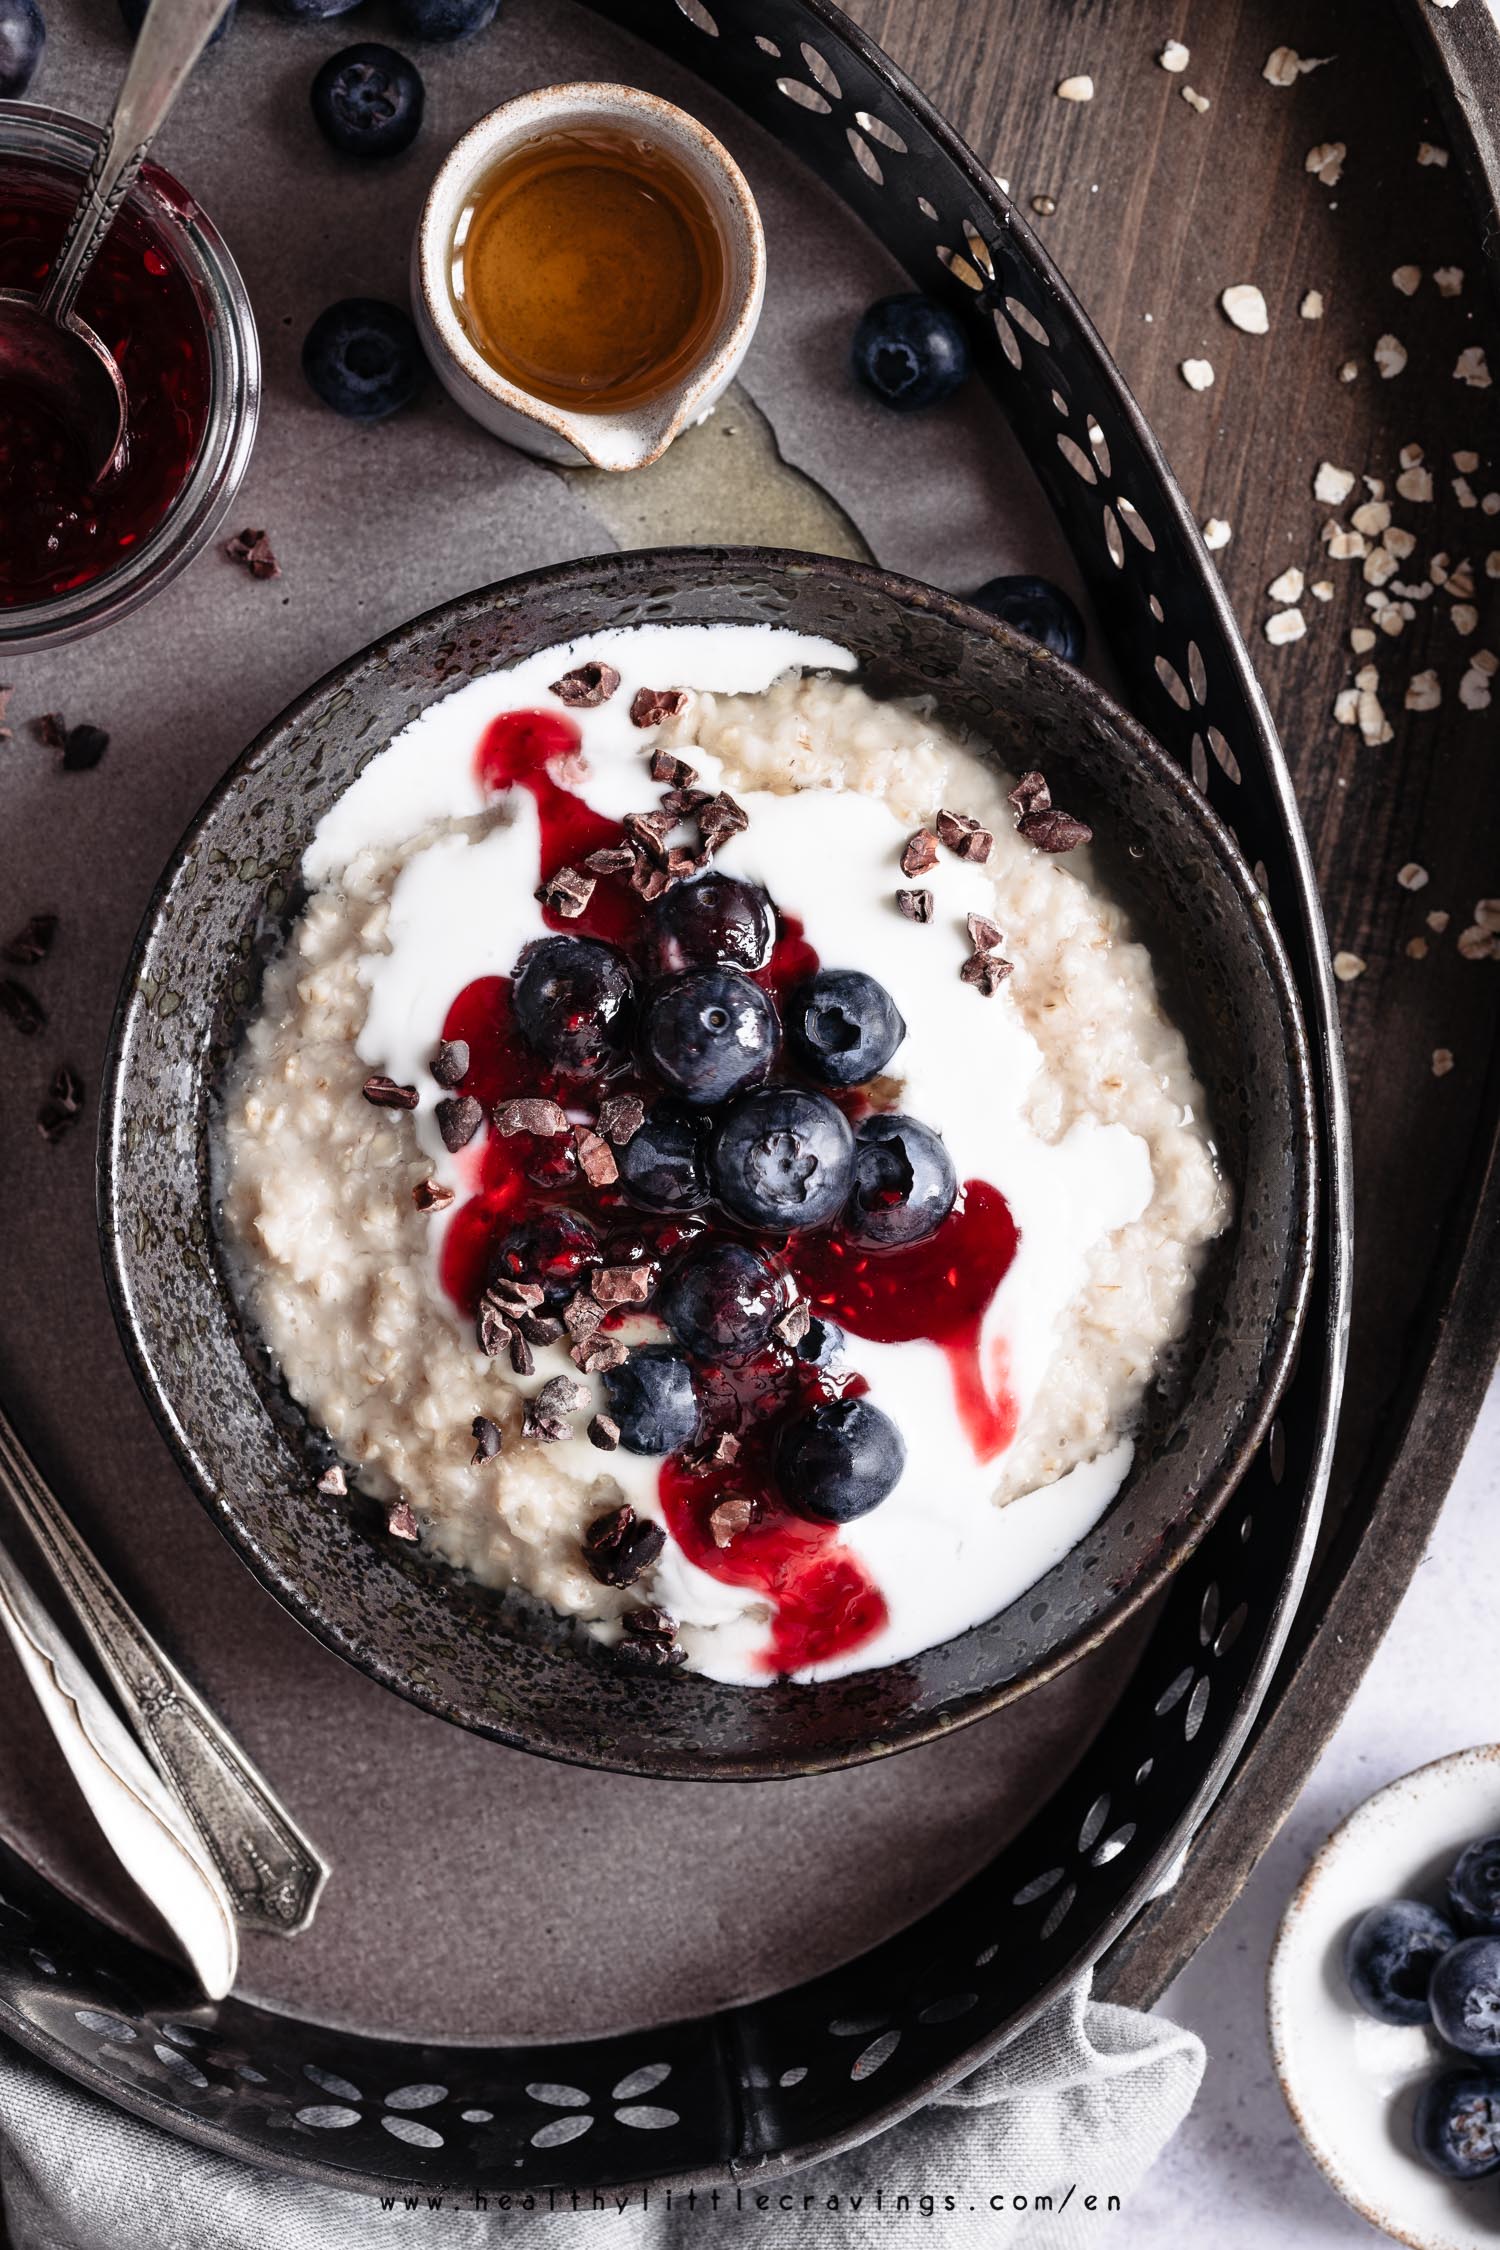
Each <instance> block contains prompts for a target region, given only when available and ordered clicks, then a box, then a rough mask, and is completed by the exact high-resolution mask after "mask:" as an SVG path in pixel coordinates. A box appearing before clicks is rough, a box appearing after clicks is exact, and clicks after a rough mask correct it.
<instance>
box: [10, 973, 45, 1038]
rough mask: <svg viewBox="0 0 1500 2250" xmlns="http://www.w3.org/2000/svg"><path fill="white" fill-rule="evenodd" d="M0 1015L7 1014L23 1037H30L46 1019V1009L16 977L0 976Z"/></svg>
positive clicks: (39, 1028) (29, 988)
mask: <svg viewBox="0 0 1500 2250" xmlns="http://www.w3.org/2000/svg"><path fill="white" fill-rule="evenodd" d="M0 1015H4V1016H8V1017H9V1018H10V1020H11V1022H12V1023H13V1024H14V1025H15V1027H16V1029H17V1031H19V1032H20V1033H21V1035H22V1037H23V1038H26V1039H30V1038H31V1037H32V1036H33V1034H34V1033H36V1032H38V1031H40V1030H41V1028H42V1026H43V1024H44V1023H45V1022H46V1021H47V1011H46V1009H45V1008H44V1007H43V1006H42V1003H41V1001H40V1000H38V998H37V996H36V994H35V993H34V992H33V991H32V989H31V987H30V985H26V984H22V983H21V981H20V979H19V978H18V977H0Z"/></svg>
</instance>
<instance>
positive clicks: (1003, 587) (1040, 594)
mask: <svg viewBox="0 0 1500 2250" xmlns="http://www.w3.org/2000/svg"><path fill="white" fill-rule="evenodd" d="M969 600H970V601H971V602H972V604H973V606H974V607H975V609H982V610H983V611H984V612H985V614H986V616H989V617H998V618H999V620H1000V622H1001V624H1002V625H1011V626H1013V627H1014V628H1015V630H1016V631H1017V632H1018V633H1024V634H1025V635H1026V638H1027V639H1028V640H1030V641H1040V642H1041V644H1042V646H1043V648H1050V649H1051V651H1052V653H1053V655H1054V656H1061V657H1063V658H1064V659H1065V660H1066V661H1067V662H1068V663H1069V664H1078V663H1080V662H1081V661H1082V659H1083V637H1084V636H1083V619H1082V618H1081V617H1080V616H1079V614H1078V605H1077V603H1076V602H1074V601H1072V600H1070V599H1069V597H1068V596H1067V595H1066V594H1065V593H1064V592H1063V590H1062V588H1061V586H1054V585H1053V583H1052V581H1051V579H1050V578H1031V577H1028V576H1026V575H1024V574H1023V575H1022V576H1021V577H1018V578H987V579H986V580H985V582H984V584H983V585H982V586H980V587H979V588H978V589H977V590H976V591H975V592H974V593H972V594H971V595H970V596H969Z"/></svg>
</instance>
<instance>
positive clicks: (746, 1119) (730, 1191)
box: [708, 1086, 854, 1234]
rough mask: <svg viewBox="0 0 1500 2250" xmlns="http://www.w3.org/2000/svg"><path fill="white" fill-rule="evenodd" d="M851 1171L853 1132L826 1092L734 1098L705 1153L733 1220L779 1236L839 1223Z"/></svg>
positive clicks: (770, 1090)
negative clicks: (830, 1221)
mask: <svg viewBox="0 0 1500 2250" xmlns="http://www.w3.org/2000/svg"><path fill="white" fill-rule="evenodd" d="M853 1171H854V1135H853V1133H852V1132H851V1131H850V1129H849V1120H848V1119H847V1118H846V1117H845V1115H844V1113H843V1111H842V1110H841V1109H839V1108H838V1107H836V1105H835V1104H834V1103H833V1102H831V1101H830V1100H829V1099H828V1096H827V1095H826V1094H811V1093H804V1092H803V1091H802V1090H801V1089H800V1088H797V1087H791V1086H768V1087H765V1088H764V1089H763V1090H762V1091H760V1092H759V1093H754V1094H746V1095H745V1096H744V1097H743V1098H742V1099H741V1100H740V1101H737V1102H736V1103H735V1105H734V1107H733V1108H732V1109H731V1110H730V1112H729V1114H728V1116H727V1117H726V1118H725V1119H724V1120H723V1122H722V1124H721V1125H720V1127H719V1129H718V1132H717V1133H716V1134H715V1135H714V1138H713V1141H712V1143H711V1144H710V1147H709V1152H708V1177H709V1184H710V1185H711V1187H712V1188H713V1191H714V1193H715V1195H716V1196H717V1197H718V1199H719V1201H720V1202H721V1203H722V1204H723V1206H724V1208H725V1210H726V1211H728V1212H729V1213H730V1215H731V1217H733V1218H736V1219H738V1220H740V1221H741V1223H742V1224H743V1225H745V1226H748V1227H765V1228H768V1229H769V1230H770V1231H771V1232H773V1233H776V1234H804V1233H806V1231H807V1230H808V1228H810V1227H821V1226H826V1225H827V1224H828V1222H829V1220H830V1219H834V1218H837V1216H838V1214H839V1212H840V1210H841V1209H842V1208H843V1205H844V1202H845V1199H846V1198H847V1196H848V1193H849V1182H850V1180H851V1178H852V1177H853Z"/></svg>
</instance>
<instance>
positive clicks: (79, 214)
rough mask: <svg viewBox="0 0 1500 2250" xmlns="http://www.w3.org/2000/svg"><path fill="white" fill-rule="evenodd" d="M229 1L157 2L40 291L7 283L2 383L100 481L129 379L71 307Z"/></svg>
mask: <svg viewBox="0 0 1500 2250" xmlns="http://www.w3.org/2000/svg"><path fill="white" fill-rule="evenodd" d="M225 4H226V0H151V6H150V9H149V10H148V12H147V16H146V20H145V22H144V24H142V26H141V35H140V37H139V39H138V40H137V41H136V45H135V53H134V54H133V55H132V56H131V58H130V68H129V70H128V71H127V72H126V73H125V83H124V85H123V86H122V87H121V88H120V98H119V100H118V101H117V102H116V103H115V108H114V115H113V116H112V117H111V119H110V121H109V125H108V127H107V128H106V131H105V135H104V139H103V140H102V142H101V143H100V145H99V153H98V155H97V156H96V157H95V159H94V167H93V170H92V172H91V173H90V174H89V179H88V185H87V186H86V187H85V189H84V191H83V195H82V197H81V198H80V200H79V204H78V208H77V210H76V211H75V212H74V213H73V216H72V219H71V220H70V222H69V225H68V231H67V233H66V235H65V236H64V237H63V242H62V247H61V249H60V250H59V251H58V254H57V257H56V258H55V260H54V261H53V265H52V271H51V273H50V274H49V275H48V277H47V284H46V287H45V288H44V289H43V290H42V292H41V295H40V296H38V297H32V296H29V295H28V294H27V293H26V292H25V291H24V290H21V289H0V386H11V385H14V386H16V387H17V388H24V389H25V390H28V391H30V392H31V393H32V394H33V396H40V398H41V399H42V400H43V401H44V403H45V404H46V405H47V406H48V407H49V408H50V410H51V411H52V413H53V414H55V415H56V416H57V418H58V419H59V420H60V421H61V422H62V423H63V425H64V427H65V428H67V429H68V430H69V431H71V432H72V434H73V435H74V436H75V437H76V438H77V440H78V442H79V444H80V445H81V446H82V448H83V452H84V457H85V459H86V460H87V462H88V465H89V469H90V473H91V477H92V480H93V482H95V483H98V481H99V479H100V478H101V477H103V476H105V475H107V474H108V472H109V471H110V470H111V469H113V468H115V467H117V466H118V465H119V464H120V462H121V461H122V460H123V457H124V447H125V415H126V409H127V405H128V401H127V398H126V393H125V381H124V378H123V376H122V375H121V373H120V370H119V367H118V366H117V364H116V362H115V359H114V356H113V354H112V353H110V352H109V351H107V350H106V349H105V347H104V345H103V344H102V343H101V342H100V340H99V338H98V337H97V336H96V335H95V334H94V331H93V329H92V328H90V327H89V326H88V324H87V323H86V322H85V321H82V320H80V319H79V317H78V315H77V313H76V312H75V311H74V310H73V306H74V304H75V302H76V301H77V297H78V292H79V289H80V287H81V286H82V283H83V277H84V275H85V274H86V273H87V272H88V269H89V267H90V265H91V264H92V263H93V260H94V256H95V253H96V252H97V251H98V249H99V246H100V244H101V243H102V242H103V240H104V238H105V236H106V235H107V234H108V233H109V230H110V228H111V226H112V225H113V224H114V219H115V214H116V212H117V211H118V210H119V208H120V205H121V204H122V203H123V202H124V200H125V198H126V196H127V195H128V194H129V193H130V190H131V188H132V187H133V186H134V184H135V177H136V174H137V173H138V172H139V170H140V168H141V165H142V163H143V162H144V161H145V156H146V152H147V150H148V149H149V148H150V146H151V143H152V142H153V141H154V140H155V138H156V135H157V132H158V131H159V129H160V127H161V124H162V120H163V119H164V118H165V116H166V114H167V112H168V110H169V109H170V108H171V107H172V104H173V102H174V101H175V100H176V99H177V96H178V94H179V93H180V91H181V89H182V86H183V82H184V80H185V79H186V78H187V75H188V73H189V71H190V70H191V69H192V67H193V65H194V63H195V62H196V61H197V60H198V57H199V56H200V55H201V54H202V52H203V50H204V48H205V47H206V46H207V44H208V42H209V39H210V38H211V37H212V35H213V32H214V29H215V26H216V25H217V24H218V21H219V18H220V17H221V16H222V14H223V13H224V8H225Z"/></svg>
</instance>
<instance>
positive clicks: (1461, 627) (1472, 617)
mask: <svg viewBox="0 0 1500 2250" xmlns="http://www.w3.org/2000/svg"><path fill="white" fill-rule="evenodd" d="M1448 614H1449V616H1450V617H1451V618H1452V620H1453V630H1454V632H1455V633H1461V634H1462V635H1463V636H1464V638H1465V639H1467V638H1468V636H1469V634H1470V633H1472V632H1473V630H1474V628H1475V626H1476V625H1477V624H1478V623H1479V612H1478V610H1477V609H1476V608H1475V607H1474V604H1473V603H1472V602H1455V603H1454V604H1453V607H1452V609H1451V610H1450V611H1449V612H1448Z"/></svg>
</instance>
